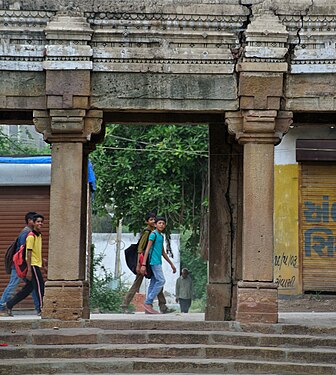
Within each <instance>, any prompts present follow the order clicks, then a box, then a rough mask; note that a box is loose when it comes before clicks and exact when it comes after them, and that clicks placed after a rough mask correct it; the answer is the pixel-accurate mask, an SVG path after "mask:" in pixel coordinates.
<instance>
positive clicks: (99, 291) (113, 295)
mask: <svg viewBox="0 0 336 375" xmlns="http://www.w3.org/2000/svg"><path fill="white" fill-rule="evenodd" d="M93 248H94V247H92V250H93ZM92 254H93V251H92ZM103 258H104V255H102V254H99V255H97V256H92V268H91V289H90V307H91V309H98V311H99V312H100V313H104V312H120V305H121V303H122V301H123V299H124V296H125V295H126V293H127V289H126V288H125V287H124V286H123V285H122V283H121V281H120V280H117V287H116V288H112V287H111V284H112V282H113V281H115V279H114V277H113V274H112V272H109V271H107V270H106V268H105V267H104V266H103V265H102V262H103ZM98 269H100V271H102V273H100V276H99V275H98V272H97V271H98Z"/></svg>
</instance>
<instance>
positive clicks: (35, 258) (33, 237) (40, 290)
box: [6, 214, 44, 316]
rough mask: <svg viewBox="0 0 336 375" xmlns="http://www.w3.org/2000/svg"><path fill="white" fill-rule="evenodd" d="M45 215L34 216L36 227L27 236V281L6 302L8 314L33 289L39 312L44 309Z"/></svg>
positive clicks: (10, 314) (10, 313)
mask: <svg viewBox="0 0 336 375" xmlns="http://www.w3.org/2000/svg"><path fill="white" fill-rule="evenodd" d="M43 221H44V216H43V215H41V214H36V215H34V216H33V225H34V229H33V230H32V231H31V232H30V233H29V234H28V236H27V238H26V261H27V265H28V272H27V276H26V279H27V283H26V284H25V286H24V287H23V288H22V289H21V290H20V291H19V292H18V293H16V294H15V296H14V297H12V298H11V299H10V300H9V301H8V302H7V304H6V307H7V311H8V315H9V316H12V308H13V307H14V306H15V305H16V304H18V303H19V302H21V301H22V300H23V299H25V298H26V297H28V296H29V294H30V293H32V291H33V290H35V291H36V295H37V296H38V300H39V305H40V306H39V313H41V309H42V300H43V296H44V280H43V276H42V273H41V267H42V263H43V260H42V235H41V228H42V225H43Z"/></svg>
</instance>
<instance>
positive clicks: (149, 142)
mask: <svg viewBox="0 0 336 375" xmlns="http://www.w3.org/2000/svg"><path fill="white" fill-rule="evenodd" d="M207 131H208V130H207V127H205V126H201V125H197V126H188V127H184V126H177V125H151V126H149V125H147V126H143V125H133V126H125V125H114V124H113V125H109V126H108V127H107V131H106V137H105V141H104V143H103V144H102V145H98V146H97V150H96V151H95V152H94V153H93V154H92V157H91V161H92V163H93V166H94V169H95V173H96V176H97V177H98V178H97V179H98V182H97V191H96V193H95V199H94V209H95V211H96V212H98V213H100V214H104V213H106V211H107V210H111V211H112V213H113V221H114V223H113V224H114V226H116V225H117V223H118V221H119V219H121V218H122V219H123V223H125V224H126V225H128V226H129V228H130V229H131V230H133V231H134V232H137V231H139V229H140V228H142V226H143V222H144V216H145V213H146V212H148V211H150V210H153V209H154V208H157V209H158V213H159V214H160V215H164V216H165V217H166V218H167V229H166V233H167V234H168V236H169V234H170V233H171V231H172V230H173V229H180V228H181V227H184V228H190V229H191V230H192V232H191V233H192V236H194V237H195V241H194V243H195V244H196V243H198V241H199V235H200V222H201V213H202V207H206V194H205V193H204V192H205V191H206V188H205V186H207V148H208V133H207ZM168 250H169V249H168Z"/></svg>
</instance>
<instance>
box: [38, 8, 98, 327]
mask: <svg viewBox="0 0 336 375" xmlns="http://www.w3.org/2000/svg"><path fill="white" fill-rule="evenodd" d="M45 32H46V38H47V40H48V45H47V47H46V57H45V61H44V69H45V70H46V94H47V108H48V109H47V110H46V111H34V123H35V127H36V129H37V130H38V131H39V132H41V133H43V135H44V138H45V140H46V141H48V142H49V143H52V164H51V191H50V226H49V227H50V241H49V256H48V257H49V265H48V280H47V282H46V288H45V296H44V303H43V310H42V318H56V319H62V320H74V319H79V318H89V315H90V311H89V284H88V281H87V275H86V252H87V248H86V242H87V241H86V239H87V220H86V218H87V186H88V185H87V166H88V152H87V150H88V147H87V145H88V144H89V143H90V142H92V138H91V136H92V135H93V134H97V133H99V132H100V131H101V124H102V116H103V113H102V111H96V110H90V109H89V99H90V92H91V83H90V74H91V73H90V69H92V62H91V61H90V56H91V55H92V50H91V47H90V46H89V45H88V44H87V43H88V41H89V40H90V38H91V35H92V30H91V29H90V28H89V26H88V25H87V23H86V20H85V19H84V18H81V17H70V16H64V15H61V16H57V17H55V18H54V19H53V20H52V21H51V22H50V24H49V25H48V26H47V27H46V29H45Z"/></svg>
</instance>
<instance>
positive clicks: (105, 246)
mask: <svg viewBox="0 0 336 375" xmlns="http://www.w3.org/2000/svg"><path fill="white" fill-rule="evenodd" d="M138 238H139V234H138V235H136V236H134V235H133V234H131V233H123V234H122V237H121V246H120V247H121V251H120V268H119V272H120V275H121V280H122V281H123V282H124V283H125V284H128V285H129V286H131V285H132V283H133V281H134V279H135V275H134V274H133V273H132V272H131V271H130V270H129V269H128V267H127V265H126V262H125V254H124V250H125V249H127V247H128V246H130V245H131V244H132V243H136V242H137V241H138ZM116 239H117V234H116V233H93V235H92V243H93V244H94V246H95V254H96V255H98V254H104V259H103V266H104V267H105V269H106V270H107V271H109V272H112V273H113V274H115V260H116V248H117V246H116V245H117V242H116ZM171 247H172V251H173V255H174V258H171V260H172V261H173V263H174V264H175V267H176V270H177V272H176V273H175V274H173V272H172V269H171V267H170V265H169V264H168V263H167V262H166V261H165V260H164V259H162V264H163V272H164V275H165V278H166V285H165V287H164V292H165V296H166V299H167V303H168V304H174V303H175V283H176V279H177V278H178V277H179V276H180V235H179V234H172V235H171ZM165 248H166V246H165ZM98 272H99V271H98ZM101 272H102V271H101ZM148 285H149V280H148V279H145V281H144V282H143V283H142V285H141V289H140V292H141V293H145V292H146V289H147V287H148Z"/></svg>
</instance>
